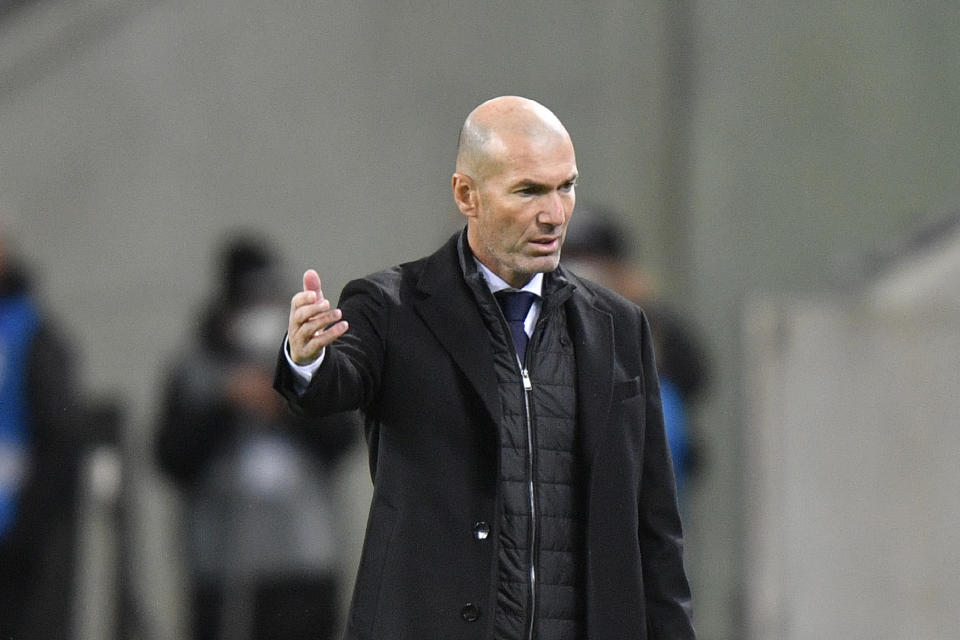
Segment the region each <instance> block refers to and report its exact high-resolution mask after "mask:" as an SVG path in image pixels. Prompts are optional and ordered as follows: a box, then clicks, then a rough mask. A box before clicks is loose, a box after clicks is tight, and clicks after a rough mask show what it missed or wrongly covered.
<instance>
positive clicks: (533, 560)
mask: <svg viewBox="0 0 960 640" xmlns="http://www.w3.org/2000/svg"><path fill="white" fill-rule="evenodd" d="M520 377H521V378H522V379H523V406H524V417H525V420H526V426H527V451H528V466H527V472H528V473H529V474H530V475H529V481H528V483H527V490H528V492H529V497H530V612H529V613H530V619H529V622H528V626H527V640H533V632H534V622H535V621H536V619H537V553H538V552H537V538H538V537H539V536H538V532H537V519H538V518H537V492H536V471H537V468H536V456H535V453H534V437H533V420H532V419H531V418H530V391H532V390H533V383H532V382H531V381H530V372H529V371H528V370H527V368H526V367H525V366H524V367H522V368H521V369H520Z"/></svg>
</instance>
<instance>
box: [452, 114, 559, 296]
mask: <svg viewBox="0 0 960 640" xmlns="http://www.w3.org/2000/svg"><path fill="white" fill-rule="evenodd" d="M576 181H577V161H576V156H575V154H574V150H573V143H572V142H571V140H570V135H569V134H568V133H567V130H566V129H565V128H564V126H563V124H562V123H561V122H560V120H558V119H557V117H556V116H555V115H554V114H553V113H552V112H551V111H550V110H549V109H547V108H546V107H544V106H543V105H541V104H539V103H537V102H534V101H533V100H528V99H527V98H520V97H516V96H504V97H500V98H494V99H492V100H489V101H487V102H484V103H483V104H481V105H480V106H479V107H477V108H476V109H474V110H473V111H472V112H471V113H470V115H469V116H467V120H466V122H464V124H463V128H462V129H461V131H460V145H459V148H458V151H457V167H456V172H455V173H454V174H453V180H452V186H453V198H454V200H455V201H456V203H457V207H458V208H459V209H460V212H461V213H463V215H464V216H466V218H467V240H468V242H469V244H470V249H471V250H472V251H473V253H474V255H475V256H476V257H477V259H479V260H480V262H482V263H483V264H485V265H486V266H487V267H489V268H490V270H491V271H493V272H494V273H496V274H497V275H499V276H500V277H501V278H503V279H504V280H505V281H507V282H508V283H509V284H510V285H512V286H515V287H522V286H523V285H524V284H526V283H527V282H528V281H529V280H530V278H531V277H532V276H533V275H534V274H535V273H542V272H547V271H553V270H554V269H556V267H557V264H559V262H560V247H561V245H562V244H563V238H564V235H565V234H566V229H567V222H569V220H570V216H571V215H572V214H573V207H574V204H575V201H576V193H575V186H576Z"/></svg>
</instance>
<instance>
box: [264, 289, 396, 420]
mask: <svg viewBox="0 0 960 640" xmlns="http://www.w3.org/2000/svg"><path fill="white" fill-rule="evenodd" d="M338 306H339V308H340V309H341V310H342V311H343V319H344V320H346V321H347V323H348V324H349V327H350V328H349V329H348V330H347V332H346V333H345V334H344V335H342V336H341V337H340V338H339V339H338V340H337V341H336V342H335V343H333V344H331V345H330V346H328V347H327V353H326V355H325V356H324V360H323V364H321V365H320V367H319V368H318V369H317V371H316V372H314V375H313V378H311V380H310V384H309V385H308V386H307V388H306V390H305V391H304V392H303V393H302V394H298V393H297V391H296V389H295V385H294V373H293V372H292V371H291V370H290V367H289V365H288V364H287V361H286V356H285V354H284V353H283V352H282V351H281V352H280V354H279V358H278V362H277V371H276V376H275V379H274V387H275V388H276V389H277V391H279V392H280V393H281V394H283V396H284V397H285V398H286V399H287V401H288V402H289V403H290V406H291V408H292V409H293V410H294V411H295V412H297V413H298V414H301V415H309V416H325V415H330V414H332V413H338V412H343V411H352V410H354V409H365V410H367V411H369V410H370V409H371V408H372V406H373V405H374V404H375V402H376V399H377V390H378V389H379V387H380V375H381V371H382V369H383V359H384V357H385V352H386V348H385V344H386V331H387V326H388V312H389V305H388V303H387V294H386V293H385V291H384V289H383V287H382V286H380V285H379V284H378V283H377V282H376V281H375V280H374V279H373V278H364V279H361V280H354V281H352V282H350V283H348V284H347V286H346V287H344V290H343V293H342V295H341V297H340V303H339V305H338Z"/></svg>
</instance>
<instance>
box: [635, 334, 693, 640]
mask: <svg viewBox="0 0 960 640" xmlns="http://www.w3.org/2000/svg"><path fill="white" fill-rule="evenodd" d="M640 334H641V335H640V342H641V349H642V359H643V362H642V363H643V375H644V395H645V397H646V409H645V410H646V415H645V416H644V419H645V425H646V427H645V429H644V459H643V473H642V479H641V482H642V485H641V491H640V503H639V505H638V506H639V517H640V521H639V523H638V529H637V531H638V535H639V542H640V552H641V555H642V558H643V586H644V593H645V595H646V611H647V634H648V637H649V638H651V640H660V639H669V640H679V639H687V638H689V639H692V638H694V631H693V624H692V613H691V603H690V587H689V585H688V583H687V577H686V572H685V571H684V567H683V533H682V529H681V523H680V515H679V509H678V505H677V491H676V483H675V480H674V474H673V465H672V462H671V460H670V449H669V446H668V444H667V437H666V431H665V429H664V423H663V407H662V404H661V401H660V388H659V382H658V379H657V374H656V363H655V359H654V353H653V340H652V337H651V333H650V327H649V323H648V322H647V319H646V317H645V316H643V317H642V318H641V329H640Z"/></svg>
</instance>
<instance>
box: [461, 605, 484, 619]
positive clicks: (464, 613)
mask: <svg viewBox="0 0 960 640" xmlns="http://www.w3.org/2000/svg"><path fill="white" fill-rule="evenodd" d="M460 617H462V618H463V619H464V620H466V621H467V622H476V621H477V619H478V618H479V617H480V609H479V607H477V605H475V604H473V603H472V602H468V603H467V604H465V605H463V609H460Z"/></svg>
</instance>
